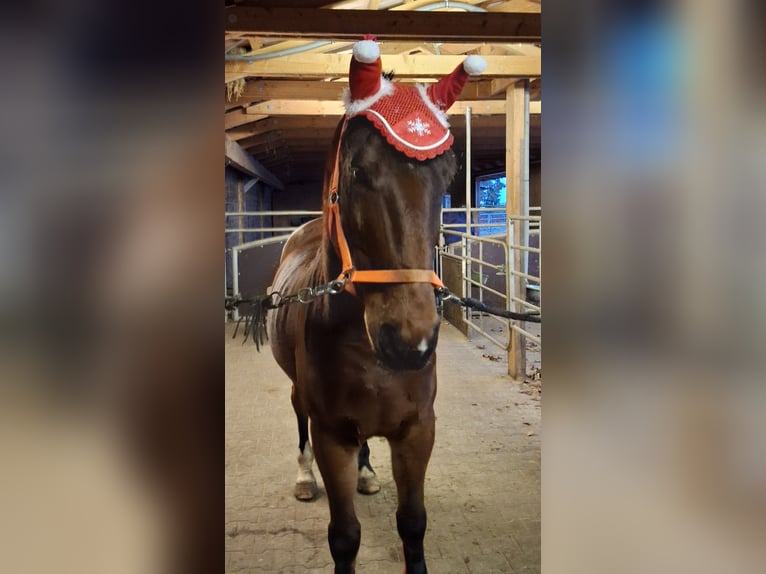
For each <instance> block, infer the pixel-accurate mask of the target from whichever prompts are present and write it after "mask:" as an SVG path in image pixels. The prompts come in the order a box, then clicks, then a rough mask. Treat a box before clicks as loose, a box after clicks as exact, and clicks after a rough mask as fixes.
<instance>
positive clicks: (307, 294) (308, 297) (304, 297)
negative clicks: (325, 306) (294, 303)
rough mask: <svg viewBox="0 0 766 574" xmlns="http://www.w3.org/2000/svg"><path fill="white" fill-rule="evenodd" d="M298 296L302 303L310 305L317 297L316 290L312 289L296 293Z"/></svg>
mask: <svg viewBox="0 0 766 574" xmlns="http://www.w3.org/2000/svg"><path fill="white" fill-rule="evenodd" d="M296 296H297V298H298V301H300V302H301V303H309V302H311V301H312V300H313V299H314V297H315V295H314V290H313V289H312V288H311V287H304V288H303V289H301V290H299V291H298V293H296Z"/></svg>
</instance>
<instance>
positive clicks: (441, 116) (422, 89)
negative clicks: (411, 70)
mask: <svg viewBox="0 0 766 574" xmlns="http://www.w3.org/2000/svg"><path fill="white" fill-rule="evenodd" d="M415 88H417V90H418V93H419V94H420V97H421V99H422V100H423V102H424V103H425V104H426V106H428V109H429V110H431V113H432V114H433V115H434V117H436V119H437V120H439V123H440V124H441V125H443V126H444V127H445V128H447V129H449V122H448V121H447V114H445V113H444V112H443V111H442V110H440V109H439V107H438V106H437V105H436V104H434V103H433V102H432V101H431V98H429V97H428V87H427V86H424V85H423V84H415Z"/></svg>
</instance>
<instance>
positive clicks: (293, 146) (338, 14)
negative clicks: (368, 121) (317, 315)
mask: <svg viewBox="0 0 766 574" xmlns="http://www.w3.org/2000/svg"><path fill="white" fill-rule="evenodd" d="M368 33H369V34H373V35H375V36H376V39H377V41H378V42H379V44H380V50H381V56H382V60H383V68H384V71H393V72H394V74H395V79H396V80H398V81H402V82H407V83H410V82H413V83H414V82H420V83H429V82H434V81H437V80H438V79H439V78H440V77H441V76H443V75H446V74H447V73H449V72H451V71H452V70H453V69H454V68H455V66H456V65H457V64H459V62H460V61H462V60H463V59H464V58H465V57H466V56H467V55H469V54H479V55H481V56H483V57H485V58H486V59H487V61H488V67H487V70H486V71H485V72H484V73H482V74H481V75H480V76H478V77H476V78H472V79H471V81H470V82H469V84H468V85H467V86H466V88H465V89H464V90H463V93H462V95H461V96H460V99H459V100H458V102H456V104H455V105H454V106H453V107H452V108H451V109H450V111H449V113H450V117H449V121H450V125H451V129H452V133H453V135H454V137H455V143H454V146H453V150H454V151H455V153H456V156H457V158H458V163H459V165H460V172H459V173H458V174H457V176H456V177H455V180H454V182H453V186H452V187H451V188H450V190H448V192H449V194H450V196H451V205H452V206H453V207H458V206H461V205H465V202H466V199H465V198H466V186H467V183H466V182H467V181H469V180H470V181H471V182H473V183H472V184H471V185H472V186H474V185H475V182H476V180H477V178H481V177H483V176H492V175H495V174H503V173H504V172H505V171H506V163H507V162H508V149H507V148H508V146H506V139H507V134H508V133H513V129H514V127H513V122H514V120H515V121H516V122H519V121H521V120H522V119H523V118H519V117H514V114H513V110H512V106H513V100H512V95H510V94H512V92H513V88H514V87H517V88H518V86H526V88H527V90H528V94H529V116H528V117H529V129H528V157H527V158H526V163H527V164H528V166H529V171H528V179H529V197H528V202H529V205H531V206H539V205H540V165H541V152H540V126H541V118H542V116H541V98H542V86H541V81H540V74H541V59H540V58H541V56H540V50H541V34H540V1H539V0H465V1H461V2H451V1H434V0H409V1H405V0H381V1H375V0H344V1H341V2H335V3H331V4H328V3H327V2H324V1H322V0H318V1H312V0H297V1H281V0H259V1H244V2H233V3H231V5H230V6H229V7H228V8H227V15H226V36H225V54H226V55H225V59H226V64H225V82H226V87H225V94H224V100H225V101H224V114H225V115H224V118H225V131H226V158H227V166H228V167H227V211H230V212H234V211H240V212H241V211H248V210H252V211H264V210H275V211H282V210H315V209H318V208H319V207H320V204H321V187H322V176H323V168H324V163H325V160H326V157H327V154H328V148H329V146H330V142H331V140H332V136H333V132H334V130H335V128H336V126H337V124H338V122H339V120H340V118H341V113H342V103H341V95H342V93H343V90H344V89H345V88H346V87H347V86H348V77H347V76H348V62H349V59H350V54H351V50H352V46H353V43H354V42H355V41H356V40H359V39H360V38H361V36H362V35H363V34H368ZM467 109H470V114H471V119H470V123H471V132H470V133H471V135H470V150H468V149H467V148H468V146H467V138H466V110H467ZM509 111H510V113H509ZM517 116H518V114H517ZM511 147H513V146H511ZM469 156H470V157H469ZM467 164H468V165H470V168H469V169H470V179H467V178H466V175H465V174H466V165H467ZM509 193H510V192H509ZM280 223H282V224H290V222H289V221H283V222H275V221H258V224H259V226H262V225H269V224H270V225H275V226H278V225H279V224H280ZM251 237H253V238H254V237H258V235H255V236H253V235H248V234H245V233H243V235H242V236H240V237H236V238H235V237H230V238H229V239H230V241H232V242H238V243H241V242H244V241H247V240H248V239H250V238H251Z"/></svg>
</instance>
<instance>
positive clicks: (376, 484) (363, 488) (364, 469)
mask: <svg viewBox="0 0 766 574" xmlns="http://www.w3.org/2000/svg"><path fill="white" fill-rule="evenodd" d="M358 466H359V474H358V476H357V481H356V490H357V491H358V492H361V493H362V494H375V493H376V492H378V491H379V490H380V481H378V476H377V475H376V474H375V471H374V470H373V469H372V465H371V464H370V447H369V445H368V444H367V441H364V444H363V445H362V448H360V449H359V457H358Z"/></svg>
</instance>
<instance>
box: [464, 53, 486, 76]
mask: <svg viewBox="0 0 766 574" xmlns="http://www.w3.org/2000/svg"><path fill="white" fill-rule="evenodd" d="M463 69H464V70H465V71H466V72H468V73H469V74H471V75H472V76H473V75H475V74H481V73H482V72H483V71H484V70H486V69H487V60H485V59H484V58H482V57H481V56H477V55H476V54H471V55H470V56H468V57H467V58H466V59H465V61H464V62H463Z"/></svg>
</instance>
